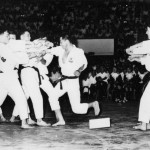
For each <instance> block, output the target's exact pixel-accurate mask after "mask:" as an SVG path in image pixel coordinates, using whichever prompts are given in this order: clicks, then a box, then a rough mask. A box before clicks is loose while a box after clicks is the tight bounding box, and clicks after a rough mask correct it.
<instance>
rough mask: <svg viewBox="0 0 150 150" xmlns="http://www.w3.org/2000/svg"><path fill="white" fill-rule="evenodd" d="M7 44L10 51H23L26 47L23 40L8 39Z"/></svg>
mask: <svg viewBox="0 0 150 150" xmlns="http://www.w3.org/2000/svg"><path fill="white" fill-rule="evenodd" d="M8 46H9V48H10V49H11V50H12V51H25V49H26V48H25V41H24V40H10V41H9V43H8Z"/></svg>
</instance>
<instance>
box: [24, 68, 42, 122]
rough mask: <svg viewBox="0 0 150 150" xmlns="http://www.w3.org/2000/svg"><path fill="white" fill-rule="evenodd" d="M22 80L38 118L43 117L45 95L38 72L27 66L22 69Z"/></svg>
mask: <svg viewBox="0 0 150 150" xmlns="http://www.w3.org/2000/svg"><path fill="white" fill-rule="evenodd" d="M21 80H22V84H23V86H24V87H25V89H26V90H27V91H28V94H29V96H30V98H31V101H32V104H33V108H34V113H35V117H36V119H41V118H43V97H42V94H41V91H40V87H39V82H38V74H37V72H36V71H35V70H34V69H32V68H25V69H23V70H22V71H21Z"/></svg>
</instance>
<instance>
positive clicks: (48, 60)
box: [43, 53, 53, 66]
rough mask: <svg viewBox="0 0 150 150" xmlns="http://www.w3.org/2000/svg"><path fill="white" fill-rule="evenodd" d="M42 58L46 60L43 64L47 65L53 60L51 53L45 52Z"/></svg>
mask: <svg viewBox="0 0 150 150" xmlns="http://www.w3.org/2000/svg"><path fill="white" fill-rule="evenodd" d="M43 58H44V59H45V60H46V64H45V66H48V65H49V64H50V63H51V62H52V60H53V55H51V54H49V53H47V54H46V55H45V56H44V57H43Z"/></svg>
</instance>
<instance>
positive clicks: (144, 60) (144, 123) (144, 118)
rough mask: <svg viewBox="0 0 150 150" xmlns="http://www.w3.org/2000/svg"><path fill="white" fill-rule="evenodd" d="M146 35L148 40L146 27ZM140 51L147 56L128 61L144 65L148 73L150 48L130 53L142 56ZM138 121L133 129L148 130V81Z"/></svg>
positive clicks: (149, 82)
mask: <svg viewBox="0 0 150 150" xmlns="http://www.w3.org/2000/svg"><path fill="white" fill-rule="evenodd" d="M146 34H147V35H148V39H150V27H147V32H146ZM140 45H141V44H140ZM127 51H128V50H127ZM142 51H143V53H144V54H146V53H147V54H146V55H145V56H143V57H139V58H132V56H131V57H130V58H129V60H130V61H138V62H140V63H141V64H142V65H145V68H146V69H147V70H148V71H150V47H149V50H148V47H147V48H146V49H145V47H143V49H142V47H141V48H140V49H133V51H132V52H133V54H134V53H135V54H142ZM138 121H140V122H141V123H140V124H139V125H137V126H134V129H140V130H143V131H145V130H147V129H150V81H148V83H147V86H146V88H145V90H144V92H143V95H142V97H141V100H140V106H139V117H138Z"/></svg>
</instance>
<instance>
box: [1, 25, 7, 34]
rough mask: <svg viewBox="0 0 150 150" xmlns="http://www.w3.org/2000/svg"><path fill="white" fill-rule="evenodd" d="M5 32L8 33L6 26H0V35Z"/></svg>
mask: <svg viewBox="0 0 150 150" xmlns="http://www.w3.org/2000/svg"><path fill="white" fill-rule="evenodd" d="M5 31H9V28H7V27H6V26H0V34H3V33H4V32H5Z"/></svg>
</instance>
